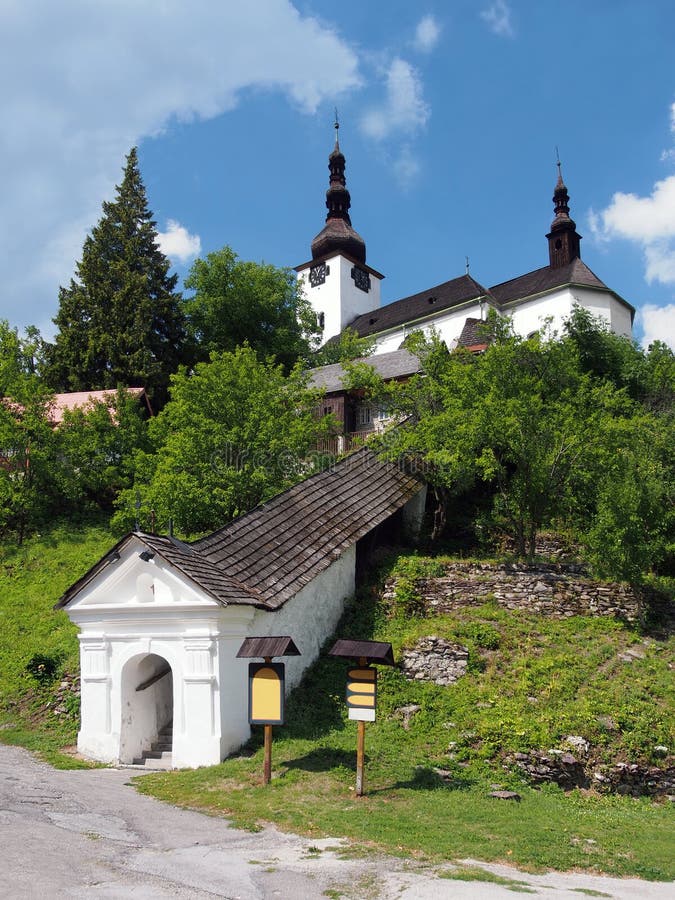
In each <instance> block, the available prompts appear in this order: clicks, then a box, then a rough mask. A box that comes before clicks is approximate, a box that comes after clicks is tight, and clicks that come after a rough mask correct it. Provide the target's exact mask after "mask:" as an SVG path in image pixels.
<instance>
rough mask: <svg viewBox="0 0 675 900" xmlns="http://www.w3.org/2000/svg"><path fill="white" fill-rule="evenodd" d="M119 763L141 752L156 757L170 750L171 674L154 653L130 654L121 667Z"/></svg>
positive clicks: (127, 760)
mask: <svg viewBox="0 0 675 900" xmlns="http://www.w3.org/2000/svg"><path fill="white" fill-rule="evenodd" d="M121 701H122V709H121V722H120V762H121V763H127V764H129V763H133V762H134V761H137V760H139V759H140V758H141V757H142V756H143V754H144V752H148V753H150V755H151V756H155V755H156V754H158V756H156V758H159V757H161V753H162V751H163V750H164V751H166V750H167V749H169V750H170V749H171V728H172V725H173V706H174V702H173V673H172V671H171V666H170V665H169V663H168V662H167V660H166V659H164V657H162V656H158V655H157V654H156V653H145V654H140V655H138V656H134V657H132V658H131V659H130V660H128V661H127V663H126V664H125V665H124V668H123V669H122V683H121Z"/></svg>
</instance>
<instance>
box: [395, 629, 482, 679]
mask: <svg viewBox="0 0 675 900" xmlns="http://www.w3.org/2000/svg"><path fill="white" fill-rule="evenodd" d="M468 664H469V650H468V648H467V647H463V646H462V645H461V644H453V643H451V642H450V641H445V640H443V639H442V638H439V637H437V636H436V635H434V634H432V635H429V637H425V638H421V640H419V641H418V642H417V644H416V645H415V646H414V647H413V649H412V650H404V651H403V653H402V654H401V663H400V666H401V670H402V671H403V672H404V673H405V674H406V675H407V676H408V678H411V679H414V680H415V681H433V682H434V683H435V684H454V683H455V682H456V681H457V679H458V678H461V677H462V675H464V673H465V672H466V667H467V665H468Z"/></svg>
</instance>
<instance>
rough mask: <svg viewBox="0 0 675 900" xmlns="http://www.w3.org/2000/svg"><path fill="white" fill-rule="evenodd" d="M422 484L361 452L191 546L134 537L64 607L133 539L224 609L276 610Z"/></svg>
mask: <svg viewBox="0 0 675 900" xmlns="http://www.w3.org/2000/svg"><path fill="white" fill-rule="evenodd" d="M420 486H421V485H420V481H419V480H418V479H417V478H416V477H414V476H412V475H409V474H407V473H406V472H404V471H402V470H401V468H399V467H398V466H397V465H394V464H393V463H387V462H383V461H381V460H379V459H378V458H377V456H375V454H374V453H373V452H372V451H371V450H368V449H367V448H363V449H361V450H358V451H357V452H355V453H352V454H351V455H350V456H347V457H345V458H344V459H342V460H340V461H339V462H337V463H335V464H334V465H332V466H331V467H330V468H329V469H326V470H325V471H323V472H319V473H318V474H316V475H313V476H311V477H310V478H307V479H306V480H305V481H302V482H300V483H299V484H296V485H294V486H293V487H292V488H289V489H288V490H287V491H284V492H283V493H282V494H278V495H277V496H276V497H273V498H272V499H271V500H269V501H268V502H267V503H263V504H261V505H260V506H258V507H256V508H255V509H253V510H251V512H248V513H246V514H245V515H243V516H240V517H239V518H238V519H235V520H234V521H233V522H231V523H230V524H229V525H226V526H225V527H224V528H221V529H219V530H218V531H216V532H214V533H213V534H211V535H208V536H207V537H204V538H201V540H198V541H195V542H194V543H190V544H186V543H183V542H182V541H179V540H176V539H175V538H173V537H167V536H163V535H156V534H145V533H141V532H133V533H131V534H128V535H126V536H125V537H124V538H122V540H121V541H119V542H118V543H117V544H116V545H115V546H114V547H113V548H112V549H111V550H110V551H109V552H108V553H107V554H106V555H105V556H104V557H103V558H102V559H101V560H99V562H98V563H96V565H95V566H93V567H92V568H91V569H90V570H89V571H88V572H87V573H86V574H85V575H83V576H82V578H80V579H79V580H78V581H76V582H75V584H73V585H72V586H71V587H70V588H68V590H67V591H66V592H65V593H64V595H63V596H62V597H61V599H60V600H59V601H58V603H57V604H56V607H57V608H59V609H62V608H63V607H65V606H67V605H68V604H69V603H70V602H71V601H72V600H73V599H74V598H75V597H76V596H77V594H78V593H79V592H80V591H81V590H82V589H83V588H84V587H85V586H86V585H87V584H88V583H89V582H91V581H92V579H93V578H95V577H96V575H98V574H99V573H100V572H102V571H103V570H104V569H105V568H106V566H108V565H109V564H111V563H112V562H113V560H116V559H119V553H120V552H121V551H122V550H123V549H124V547H126V546H127V545H128V544H129V543H130V542H131V541H132V540H134V539H135V540H137V541H138V542H139V543H140V544H142V545H144V546H145V547H146V549H147V550H148V551H149V552H150V554H151V556H150V557H149V558H152V556H154V555H158V556H160V557H161V558H162V559H164V560H165V561H166V562H168V563H169V564H170V565H171V566H172V567H173V568H175V569H177V570H179V571H180V572H182V573H183V574H184V575H185V576H186V577H187V578H189V579H190V580H191V581H192V582H193V583H194V584H196V585H197V586H198V587H199V588H201V589H202V590H203V591H204V592H206V593H207V594H208V595H209V596H211V597H213V598H214V599H215V600H217V601H218V602H219V603H221V604H222V605H223V606H227V605H230V604H233V605H253V606H258V607H261V608H263V609H269V610H274V609H278V608H279V607H281V606H282V605H283V604H284V603H285V602H286V601H287V600H289V599H290V598H291V597H293V596H294V595H295V594H297V593H298V591H299V590H300V589H301V588H302V587H304V586H305V585H306V584H309V582H310V581H312V580H313V579H314V578H315V577H316V576H317V575H319V574H320V573H321V572H322V571H323V570H324V569H327V568H328V566H330V565H331V563H333V562H334V561H335V560H336V559H338V558H339V557H340V556H341V555H342V553H343V552H344V551H345V550H347V549H348V548H349V547H351V546H353V545H354V544H355V543H356V542H357V541H358V540H359V539H360V538H362V537H364V536H365V535H366V534H367V533H368V532H369V531H372V529H373V528H375V527H376V526H377V525H379V524H380V523H381V522H383V521H384V520H385V519H387V518H389V516H391V515H392V514H393V513H395V512H396V511H397V510H398V509H400V508H401V507H402V506H404V505H405V504H406V503H407V502H408V500H410V499H412V497H414V496H415V494H417V492H418V491H419V490H420Z"/></svg>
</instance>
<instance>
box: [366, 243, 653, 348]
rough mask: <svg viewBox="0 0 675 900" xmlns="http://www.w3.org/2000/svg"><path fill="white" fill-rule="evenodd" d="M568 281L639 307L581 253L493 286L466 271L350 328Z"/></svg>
mask: <svg viewBox="0 0 675 900" xmlns="http://www.w3.org/2000/svg"><path fill="white" fill-rule="evenodd" d="M565 285H579V286H580V287H590V288H597V289H600V290H604V291H609V292H610V293H612V294H613V295H614V296H615V297H616V298H617V299H618V300H619V301H620V302H621V303H623V304H624V305H625V306H626V307H627V308H628V309H629V310H630V311H631V313H634V312H635V308H634V307H633V306H631V304H630V303H628V302H627V301H626V300H624V299H623V298H622V297H620V296H619V295H618V294H616V292H615V291H612V290H611V288H608V287H607V285H606V284H605V283H604V282H603V281H601V280H600V279H599V278H598V276H597V275H596V274H595V272H592V271H591V269H589V268H588V266H587V265H586V263H585V262H583V261H582V260H581V259H580V258H578V257H577V258H576V259H573V260H572V261H571V262H570V263H568V264H567V265H566V266H561V267H560V268H553V267H551V266H542V268H541V269H535V270H534V271H533V272H527V273H526V274H525V275H519V276H518V277H517V278H511V279H510V280H509V281H503V282H502V283H501V284H496V285H494V286H493V287H491V288H485V287H483V286H482V285H481V284H480V283H479V282H477V281H476V280H475V279H474V278H472V277H471V276H470V275H462V276H461V277H459V278H453V279H452V280H451V281H445V282H443V284H439V285H437V286H436V287H432V288H428V289H427V290H425V291H420V293H418V294H412V295H411V296H410V297H403V299H401V300H396V301H394V303H389V304H388V305H387V306H382V307H380V308H379V309H374V310H372V312H368V313H364V314H363V315H361V316H357V317H356V318H355V319H353V320H352V322H350V323H349V328H353V329H354V331H356V333H357V334H358V335H359V337H365V336H367V335H371V334H379V333H380V332H383V331H387V330H388V329H390V328H397V327H400V326H401V325H404V324H406V323H407V322H411V323H412V322H415V321H416V320H420V319H424V318H428V317H430V316H435V315H437V314H438V313H439V312H444V311H445V310H449V309H452V308H453V307H457V306H461V305H462V304H463V303H466V302H467V301H471V300H479V299H480V298H481V297H484V298H486V300H487V301H488V302H491V303H492V304H493V305H494V306H496V307H497V308H498V309H499V308H500V307H502V306H505V305H506V304H508V303H510V302H512V301H515V300H525V299H527V298H528V297H533V296H536V295H537V294H543V293H546V292H547V291H552V290H555V289H556V288H560V287H564V286H565Z"/></svg>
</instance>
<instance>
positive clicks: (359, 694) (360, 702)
mask: <svg viewBox="0 0 675 900" xmlns="http://www.w3.org/2000/svg"><path fill="white" fill-rule="evenodd" d="M376 693H377V669H371V668H359V669H350V670H349V672H348V673H347V706H348V707H349V709H350V714H351V710H354V709H363V710H373V711H374V710H375V696H376Z"/></svg>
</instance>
